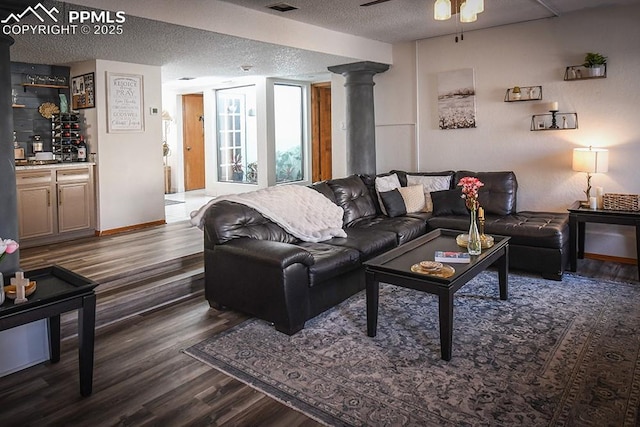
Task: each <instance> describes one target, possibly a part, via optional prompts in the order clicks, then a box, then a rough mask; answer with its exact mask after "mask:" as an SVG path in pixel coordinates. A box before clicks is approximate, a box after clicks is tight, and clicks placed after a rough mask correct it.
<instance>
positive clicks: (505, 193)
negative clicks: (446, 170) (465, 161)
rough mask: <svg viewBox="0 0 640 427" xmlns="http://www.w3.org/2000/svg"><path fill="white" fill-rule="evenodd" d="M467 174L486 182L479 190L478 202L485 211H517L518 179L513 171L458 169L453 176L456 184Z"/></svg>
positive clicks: (492, 212) (501, 213) (503, 212)
mask: <svg viewBox="0 0 640 427" xmlns="http://www.w3.org/2000/svg"><path fill="white" fill-rule="evenodd" d="M465 176H474V177H476V178H478V179H479V180H480V181H482V183H483V184H484V186H483V187H481V188H480V190H479V191H478V202H479V203H480V206H482V207H483V208H484V211H485V213H487V214H495V215H511V214H514V213H516V212H517V210H516V193H517V191H518V181H517V180H516V175H515V174H514V173H513V172H511V171H508V172H470V171H458V172H456V174H455V176H454V178H453V179H454V185H455V186H457V185H458V182H460V179H461V178H464V177H465Z"/></svg>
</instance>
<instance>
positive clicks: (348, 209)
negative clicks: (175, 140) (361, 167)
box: [327, 175, 376, 226]
mask: <svg viewBox="0 0 640 427" xmlns="http://www.w3.org/2000/svg"><path fill="white" fill-rule="evenodd" d="M327 183H328V184H329V186H330V187H331V190H333V194H334V195H335V197H336V203H337V204H338V206H340V207H341V208H342V209H343V210H344V217H343V223H344V224H345V225H347V226H348V225H349V223H351V222H352V221H354V220H356V219H358V218H363V217H367V216H370V215H375V214H376V205H375V204H374V202H373V198H372V197H371V195H370V194H369V190H368V189H367V187H366V186H365V185H364V182H363V181H362V180H361V179H360V177H359V176H358V175H351V176H348V177H346V178H338V179H332V180H331V181H327Z"/></svg>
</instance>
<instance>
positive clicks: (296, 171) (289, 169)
mask: <svg viewBox="0 0 640 427" xmlns="http://www.w3.org/2000/svg"><path fill="white" fill-rule="evenodd" d="M302 95H303V93H302V87H300V86H292V85H284V84H275V85H274V93H273V96H274V102H273V103H274V115H275V136H276V182H292V181H301V180H303V179H304V164H303V158H304V156H303V146H304V121H303V114H304V106H303V103H302V101H303V96H302Z"/></svg>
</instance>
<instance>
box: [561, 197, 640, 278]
mask: <svg viewBox="0 0 640 427" xmlns="http://www.w3.org/2000/svg"><path fill="white" fill-rule="evenodd" d="M568 210H569V269H570V270H571V271H576V270H577V269H578V258H580V259H582V258H584V241H585V230H586V223H587V222H596V223H602V224H617V225H630V226H633V227H635V228H636V259H638V257H639V256H640V212H637V211H614V210H608V209H591V208H589V207H583V206H581V203H580V202H575V203H574V204H573V205H571V207H570V208H569V209H568ZM638 278H639V279H640V265H639V271H638Z"/></svg>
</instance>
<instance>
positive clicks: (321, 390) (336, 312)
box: [185, 271, 640, 427]
mask: <svg viewBox="0 0 640 427" xmlns="http://www.w3.org/2000/svg"><path fill="white" fill-rule="evenodd" d="M509 287H510V293H509V299H508V300H507V301H501V300H500V299H499V293H498V286H497V273H495V272H491V271H488V272H484V273H482V274H481V275H479V276H478V277H477V278H476V279H474V280H473V281H471V282H469V283H468V284H467V285H466V286H465V287H463V288H462V289H461V290H460V291H458V292H457V293H456V295H455V299H454V302H455V305H454V333H453V357H452V359H451V361H449V362H445V361H443V360H441V359H440V345H439V332H438V331H439V329H438V311H437V299H436V297H434V296H432V295H429V294H425V293H421V292H418V291H413V290H409V289H402V288H398V287H395V286H391V285H384V284H383V285H381V290H380V313H379V318H378V334H377V336H376V337H375V338H370V337H368V336H367V334H366V314H365V307H366V304H365V295H364V292H360V293H359V294H357V295H354V296H353V297H351V298H350V299H348V300H346V301H345V302H343V303H342V304H340V305H338V306H336V307H334V308H333V309H331V310H329V311H327V312H325V313H323V314H321V315H320V316H318V317H316V318H314V319H312V320H310V321H308V322H307V324H306V326H305V328H304V329H303V330H302V331H300V332H299V333H297V334H295V335H294V336H291V337H289V336H287V335H285V334H282V333H280V332H277V331H275V330H274V328H273V327H272V326H270V325H268V324H267V323H266V322H263V321H260V320H256V319H250V320H248V321H246V322H244V323H242V324H240V325H238V326H236V327H234V328H232V329H230V330H228V331H226V332H225V333H222V334H219V335H216V336H214V337H211V338H209V339H207V340H205V341H203V342H201V343H199V344H197V345H195V346H193V347H191V348H189V349H187V350H185V352H186V353H187V354H189V355H191V356H193V357H195V358H196V359H199V360H201V361H203V362H205V363H207V364H209V365H211V366H212V367H214V368H216V369H218V370H220V371H222V372H224V373H226V374H228V375H230V376H232V377H234V378H237V379H239V380H240V381H242V382H244V383H246V384H248V385H250V386H251V387H254V388H255V389H257V390H259V391H261V392H263V393H265V394H267V395H269V396H271V397H273V398H275V399H277V400H278V401H281V402H283V403H284V404H286V405H288V406H290V407H292V408H294V409H296V410H298V411H301V412H303V413H305V414H306V415H308V416H309V417H311V418H313V419H315V420H317V421H319V422H321V423H324V424H326V425H336V426H351V425H353V426H364V425H366V426H516V425H525V426H582V425H589V426H605V425H606V426H629V427H631V426H636V425H637V423H639V422H640V419H639V415H638V411H639V409H640V406H639V401H640V286H637V285H632V284H623V283H615V282H610V281H603V280H594V279H589V278H584V277H579V276H577V275H572V274H566V275H565V277H564V279H563V280H562V281H561V282H558V281H548V280H544V279H541V278H539V277H532V276H527V275H516V274H510V276H509Z"/></svg>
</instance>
